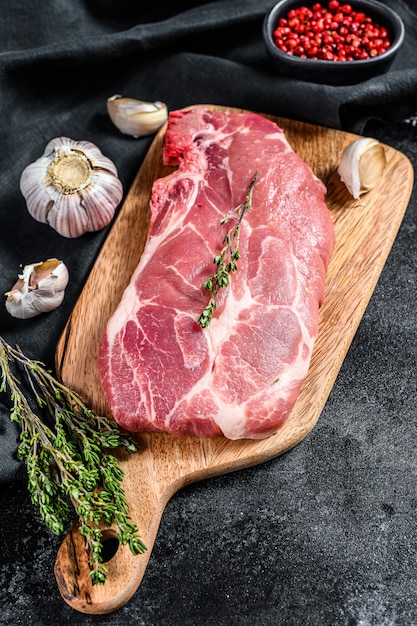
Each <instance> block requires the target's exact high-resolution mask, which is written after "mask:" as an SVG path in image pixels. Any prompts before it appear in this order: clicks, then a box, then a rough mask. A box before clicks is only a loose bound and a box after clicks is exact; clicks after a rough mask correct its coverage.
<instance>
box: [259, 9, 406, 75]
mask: <svg viewBox="0 0 417 626" xmlns="http://www.w3.org/2000/svg"><path fill="white" fill-rule="evenodd" d="M313 4H314V0H281V1H280V2H278V3H277V4H276V5H275V6H274V7H273V8H272V9H271V11H270V12H269V13H268V14H267V16H266V17H265V20H264V24H263V37H264V40H265V45H266V48H267V51H268V53H269V55H270V58H271V60H272V63H273V65H274V67H275V68H276V69H277V70H278V71H279V72H280V73H282V74H285V75H286V76H291V77H292V78H297V79H300V80H306V81H309V82H316V83H322V84H324V83H325V84H328V85H349V84H354V83H359V82H361V81H363V80H367V79H369V78H371V77H372V76H376V75H379V74H382V73H384V72H385V71H386V70H387V69H388V68H389V66H390V65H391V63H392V61H393V60H394V58H395V56H396V54H397V52H398V50H399V49H400V47H401V45H402V43H403V40H404V23H403V21H402V20H401V18H400V17H399V16H398V15H397V14H396V13H395V12H394V11H392V9H390V8H389V7H387V6H385V5H384V4H381V3H380V2H376V1H375V0H346V1H344V0H341V2H340V4H350V5H351V6H352V9H353V10H354V11H361V12H363V13H365V14H366V15H367V16H368V17H370V18H372V20H373V21H374V22H377V23H378V24H379V25H380V26H384V27H385V28H386V29H387V30H388V34H389V37H390V41H391V46H390V47H389V48H388V49H387V50H386V52H383V53H382V54H380V55H378V56H375V57H372V58H369V59H365V60H360V61H356V60H355V61H321V60H315V59H308V58H307V59H306V58H301V57H297V56H295V55H291V54H288V53H286V52H282V51H281V50H280V49H279V48H278V47H277V46H276V44H275V43H274V40H273V32H274V31H275V29H276V28H277V25H278V22H279V19H280V18H281V17H286V16H287V14H288V11H290V10H291V9H295V8H298V7H301V6H307V7H311V6H312V5H313ZM321 4H322V5H323V6H327V5H328V2H327V0H322V2H321Z"/></svg>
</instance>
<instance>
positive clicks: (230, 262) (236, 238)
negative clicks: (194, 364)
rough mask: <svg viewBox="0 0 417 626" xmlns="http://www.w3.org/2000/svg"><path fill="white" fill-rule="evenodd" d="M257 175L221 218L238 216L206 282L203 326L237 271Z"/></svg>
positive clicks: (224, 219) (211, 315)
mask: <svg viewBox="0 0 417 626" xmlns="http://www.w3.org/2000/svg"><path fill="white" fill-rule="evenodd" d="M257 176H258V172H255V175H254V177H253V178H252V180H251V182H250V184H249V187H248V191H247V193H246V196H245V200H244V201H243V202H242V203H241V204H239V205H238V206H237V207H235V208H234V209H232V210H231V211H229V212H228V213H227V214H226V215H225V216H224V217H223V218H222V219H221V220H220V224H227V223H228V221H229V220H230V218H231V217H232V216H235V215H237V216H238V219H237V221H236V222H235V224H234V225H233V226H232V227H231V228H229V230H228V231H227V233H226V236H225V238H224V239H223V244H224V246H223V248H222V249H221V250H220V252H219V254H218V255H217V256H215V257H214V259H213V263H214V264H215V265H216V266H217V270H216V272H214V274H213V275H212V276H211V277H210V278H209V279H207V280H206V282H205V283H204V289H207V290H208V291H209V292H210V300H209V302H208V304H207V306H206V307H205V308H204V309H203V312H202V313H201V315H200V317H199V318H198V323H199V324H200V326H201V327H202V328H207V326H208V325H209V324H210V322H211V320H212V318H213V314H214V311H215V309H216V307H217V302H216V297H217V294H218V292H219V290H220V289H221V288H223V287H227V286H228V284H229V281H230V274H231V273H232V272H236V270H237V269H238V267H237V261H238V260H239V259H240V252H239V242H240V225H241V223H242V220H243V218H244V216H245V213H246V212H247V211H251V210H252V194H253V188H254V185H255V182H256V178H257Z"/></svg>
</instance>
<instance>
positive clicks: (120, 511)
mask: <svg viewBox="0 0 417 626" xmlns="http://www.w3.org/2000/svg"><path fill="white" fill-rule="evenodd" d="M16 368H20V370H21V371H22V372H23V373H24V375H25V378H24V382H25V384H26V386H25V389H26V390H27V392H26V394H25V393H24V392H23V391H22V384H21V382H20V381H19V379H18V378H17V376H16V375H15V373H14V371H15V369H16ZM7 391H8V392H9V396H10V419H11V420H12V422H17V423H18V424H19V425H20V427H21V433H20V439H19V445H18V450H17V455H18V459H19V460H21V461H25V464H26V469H27V474H28V489H29V493H30V495H31V500H32V503H33V504H34V505H35V506H36V507H37V508H38V510H39V513H40V515H41V517H42V519H43V520H44V522H45V523H46V525H47V526H48V527H49V528H50V530H51V531H52V532H53V533H55V534H57V535H59V534H62V533H63V532H65V530H66V529H67V519H68V516H69V513H70V511H71V506H70V503H72V506H73V508H74V510H75V513H76V515H77V517H78V520H79V523H80V533H81V534H82V535H83V536H84V537H85V541H86V550H87V554H88V562H89V566H90V570H91V571H90V576H91V580H92V583H93V584H103V583H105V582H106V578H107V574H108V569H107V566H106V565H105V563H104V562H103V557H102V542H101V531H100V524H104V525H110V524H113V523H115V524H116V525H117V527H118V539H119V542H120V543H121V544H123V545H125V544H127V545H128V546H129V548H130V550H131V551H132V553H133V554H135V555H136V554H141V553H143V552H144V551H145V550H146V546H145V545H144V544H143V542H142V540H141V539H140V537H139V534H138V531H137V528H136V526H135V524H134V523H133V522H132V520H131V518H130V517H129V514H128V504H127V501H126V498H125V495H124V491H123V488H122V480H123V471H122V470H121V468H120V467H119V465H118V463H117V460H116V458H115V457H114V456H112V455H111V454H109V453H108V450H109V449H111V448H117V447H122V448H125V449H126V450H128V451H129V452H135V451H136V449H137V448H136V444H135V442H134V441H133V440H132V439H131V438H129V437H128V436H126V435H124V434H123V433H121V431H119V429H118V427H117V425H116V424H115V423H114V422H113V421H111V420H109V419H107V418H106V417H102V416H100V415H97V414H96V413H94V412H93V411H91V410H90V409H89V408H88V407H87V406H86V405H85V404H84V403H83V402H82V400H81V398H80V397H79V396H78V395H77V394H76V393H75V392H73V391H71V390H70V389H69V388H68V387H66V386H65V385H63V384H62V383H60V382H59V381H58V380H57V379H56V378H54V376H53V375H52V374H51V373H50V372H49V371H47V370H46V369H45V367H44V365H43V363H41V362H40V361H35V360H32V359H29V358H28V357H26V356H25V355H24V354H23V353H22V351H21V350H20V349H19V348H18V347H16V348H13V347H11V346H10V345H9V344H7V343H6V341H4V339H3V338H2V337H0V392H7ZM28 397H29V399H28ZM30 399H32V402H31V401H30ZM32 407H34V408H32ZM35 408H36V412H35ZM38 414H39V415H42V418H41V417H39V415H38ZM48 420H49V425H48V423H47V422H48Z"/></svg>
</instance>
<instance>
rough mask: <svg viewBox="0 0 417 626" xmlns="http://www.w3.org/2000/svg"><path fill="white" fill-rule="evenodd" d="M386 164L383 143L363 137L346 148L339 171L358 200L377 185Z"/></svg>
mask: <svg viewBox="0 0 417 626" xmlns="http://www.w3.org/2000/svg"><path fill="white" fill-rule="evenodd" d="M386 164H387V159H386V156H385V150H384V147H383V145H382V144H381V143H379V141H377V140H376V139H371V138H369V137H361V138H360V139H356V140H355V141H352V143H350V144H349V145H348V146H347V147H346V148H345V149H344V151H343V153H342V156H341V158H340V163H339V167H338V170H337V171H338V173H339V176H340V178H341V179H342V181H343V182H344V183H345V185H346V187H347V189H348V191H349V192H350V193H351V195H352V196H353V197H354V198H355V199H356V200H358V199H359V197H360V196H361V195H362V194H363V193H366V192H367V191H369V190H370V189H372V188H373V187H375V185H376V183H377V182H378V180H379V178H380V177H381V176H382V172H383V171H384V168H385V166H386Z"/></svg>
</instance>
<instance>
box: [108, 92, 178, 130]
mask: <svg viewBox="0 0 417 626" xmlns="http://www.w3.org/2000/svg"><path fill="white" fill-rule="evenodd" d="M107 111H108V113H109V116H110V119H111V121H112V122H113V124H114V125H115V126H116V127H117V128H118V129H119V130H120V132H122V133H124V134H126V135H132V136H133V137H143V136H145V135H151V134H152V133H154V132H156V131H157V130H158V129H159V128H161V126H162V125H163V124H164V123H165V122H166V121H167V119H168V108H167V105H166V104H164V103H163V102H159V101H158V100H157V101H156V102H145V101H144V100H134V99H133V98H123V97H122V96H120V95H118V94H116V95H115V96H112V97H111V98H108V100H107Z"/></svg>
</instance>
